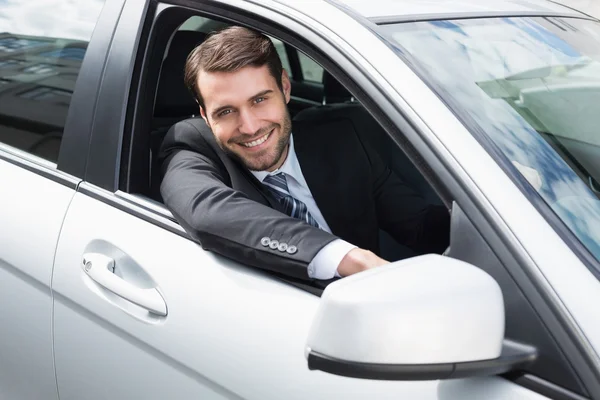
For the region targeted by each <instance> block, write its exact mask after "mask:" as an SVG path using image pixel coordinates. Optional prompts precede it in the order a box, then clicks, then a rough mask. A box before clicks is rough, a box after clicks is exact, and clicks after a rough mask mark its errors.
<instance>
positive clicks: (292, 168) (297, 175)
mask: <svg viewBox="0 0 600 400" xmlns="http://www.w3.org/2000/svg"><path fill="white" fill-rule="evenodd" d="M250 172H252V175H254V176H255V177H256V179H258V180H259V181H261V182H262V181H264V180H265V178H266V177H267V176H268V175H275V174H277V173H279V172H283V173H284V174H286V175H287V176H286V178H290V177H291V178H293V179H295V180H296V182H298V183H299V184H300V185H306V182H305V180H304V176H303V175H302V170H301V169H300V163H299V162H298V157H297V156H296V150H295V149H294V136H293V135H292V134H290V147H289V149H288V154H287V157H286V159H285V161H284V162H283V164H282V165H281V167H279V168H278V169H276V170H275V171H273V172H268V171H250Z"/></svg>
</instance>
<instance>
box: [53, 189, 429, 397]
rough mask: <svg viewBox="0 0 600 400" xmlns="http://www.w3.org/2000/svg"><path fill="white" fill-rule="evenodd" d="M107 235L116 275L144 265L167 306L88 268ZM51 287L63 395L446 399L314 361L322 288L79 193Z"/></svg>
mask: <svg viewBox="0 0 600 400" xmlns="http://www.w3.org/2000/svg"><path fill="white" fill-rule="evenodd" d="M115 227H120V228H119V229H115ZM98 242H103V243H104V247H103V250H102V251H103V252H105V254H110V255H111V256H112V257H113V258H115V260H116V268H115V273H116V274H117V275H120V276H122V277H124V279H125V280H127V281H129V282H133V283H135V284H141V283H136V274H135V273H132V272H135V268H134V267H133V265H134V264H135V265H137V266H139V267H141V268H142V269H143V270H144V272H145V273H147V274H148V275H150V276H151V277H152V279H153V280H154V281H155V282H157V283H158V288H159V290H160V292H161V294H162V296H163V298H164V299H165V301H166V303H167V308H168V315H167V316H166V317H164V318H162V317H155V316H152V315H150V314H148V313H147V312H145V311H144V310H142V309H140V308H139V307H137V306H135V305H133V304H131V303H128V302H127V301H125V300H123V299H121V298H118V297H116V296H114V295H113V294H112V293H110V292H109V291H107V290H106V289H103V288H102V287H100V286H99V285H97V284H96V283H95V282H93V281H92V280H91V279H89V277H88V276H87V275H86V274H85V272H84V270H83V268H82V264H81V259H82V258H83V255H84V254H85V253H86V252H88V251H90V249H91V248H93V247H94V243H98ZM137 275H138V276H139V273H138V274H137ZM53 288H54V291H55V293H56V295H55V299H56V300H55V316H54V326H55V352H56V371H57V379H58V387H59V392H60V396H61V399H63V400H64V399H78V398H80V395H81V393H86V398H88V399H101V398H102V399H104V398H147V399H154V398H156V399H160V398H191V397H205V398H234V399H235V398H244V399H257V400H258V399H268V398H273V399H276V398H277V399H279V398H282V397H285V398H289V399H306V398H312V399H328V398H331V397H332V396H334V395H335V396H340V397H341V398H348V399H363V398H365V397H366V396H369V397H370V396H373V397H374V398H378V399H392V398H398V396H400V397H403V398H404V397H407V398H422V399H436V398H438V397H437V395H436V393H437V382H387V383H386V382H378V381H368V380H356V379H349V378H343V377H338V376H335V375H329V374H325V373H323V372H317V371H309V370H308V368H307V366H306V359H305V356H304V350H305V344H306V339H307V337H308V331H309V328H310V325H311V323H312V318H313V316H314V314H315V312H316V308H317V305H318V301H319V298H318V297H316V296H314V295H312V294H309V293H307V292H304V291H302V290H299V289H296V288H293V287H290V286H289V285H287V284H284V283H282V282H280V281H277V280H275V279H273V278H270V277H268V275H267V274H265V273H262V272H259V271H257V270H254V269H251V268H246V267H244V266H240V265H236V264H235V263H234V262H231V261H229V260H226V259H224V258H223V257H220V256H217V255H215V254H213V253H210V252H206V251H204V250H202V249H201V248H200V247H199V246H198V245H196V244H195V243H194V242H192V241H191V240H189V239H186V238H184V237H182V236H181V235H177V234H174V233H172V232H168V231H166V230H164V229H162V228H159V227H157V226H155V225H153V224H150V223H147V222H145V221H143V220H141V219H139V218H137V217H135V216H132V215H131V214H129V213H126V212H123V211H121V210H118V209H116V208H114V207H111V206H109V205H107V204H105V203H103V202H101V201H99V200H97V199H95V198H92V197H89V196H87V195H84V194H82V193H78V194H77V195H76V196H75V198H74V199H73V202H72V205H71V207H70V208H69V211H68V215H67V217H66V219H65V223H64V229H63V233H62V235H61V239H60V242H59V245H58V250H57V255H56V264H55V273H54V283H53ZM103 371H109V373H102V372H103ZM165 383H167V384H165Z"/></svg>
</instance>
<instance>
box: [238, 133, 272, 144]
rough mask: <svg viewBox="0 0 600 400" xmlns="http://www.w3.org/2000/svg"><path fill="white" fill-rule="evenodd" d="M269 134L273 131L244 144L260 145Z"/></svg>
mask: <svg viewBox="0 0 600 400" xmlns="http://www.w3.org/2000/svg"><path fill="white" fill-rule="evenodd" d="M269 136H271V133H267V134H266V135H265V136H263V137H261V138H260V139H257V140H255V141H254V142H249V143H242V145H244V146H246V147H254V146H258V145H259V144H261V143H264V142H265V140H267V139H268V138H269Z"/></svg>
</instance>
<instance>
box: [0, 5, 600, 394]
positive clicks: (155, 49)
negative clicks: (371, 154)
mask: <svg viewBox="0 0 600 400" xmlns="http://www.w3.org/2000/svg"><path fill="white" fill-rule="evenodd" d="M231 24H238V25H245V26H249V27H252V28H254V29H258V30H260V31H262V32H264V33H265V34H267V35H268V36H269V37H271V38H272V40H273V42H274V43H275V45H276V48H277V49H278V51H279V54H280V57H281V58H282V61H283V63H284V67H285V68H286V70H287V71H288V72H289V74H290V76H291V80H292V100H291V102H290V105H289V108H290V112H291V114H292V116H293V118H294V120H300V119H306V118H315V115H318V116H319V118H322V119H323V120H327V118H340V117H341V118H347V119H348V120H350V121H352V123H355V124H356V126H360V127H362V128H359V129H360V130H361V132H360V133H361V134H362V135H364V136H363V137H364V138H366V139H367V140H370V141H372V142H373V145H374V146H376V147H377V149H378V151H379V152H380V154H381V156H382V157H383V158H384V159H385V160H386V162H387V163H388V165H389V167H390V168H391V169H392V170H393V171H395V172H396V173H397V174H398V175H400V176H401V177H402V179H404V180H405V181H406V182H407V183H409V184H410V185H411V186H412V187H413V188H414V189H415V190H416V191H418V192H419V193H420V194H421V195H422V196H423V197H425V198H427V199H428V200H429V201H431V202H432V203H438V204H444V205H445V206H446V207H447V209H448V212H449V213H450V214H451V232H450V236H451V243H450V246H449V247H448V249H447V250H446V251H445V253H444V255H443V256H440V255H432V254H430V255H415V254H411V253H410V252H409V251H408V250H407V249H405V248H402V246H400V245H398V244H397V243H395V242H394V241H393V240H392V239H391V238H390V237H388V236H386V235H385V233H383V232H382V233H381V237H380V243H381V253H382V256H383V257H385V258H387V259H389V260H391V261H393V262H392V263H391V264H390V265H389V266H386V267H381V268H378V269H375V270H371V271H367V272H363V273H360V274H357V275H355V276H352V277H349V278H344V279H340V280H338V281H336V282H333V283H331V284H329V285H325V284H324V283H323V282H318V281H298V280H294V279H291V278H289V277H285V276H280V275H276V274H273V273H271V272H268V271H263V270H261V269H259V268H253V267H250V266H246V265H243V264H240V263H236V262H234V261H232V260H230V259H228V258H226V257H222V256H219V255H216V254H214V253H212V252H209V251H206V250H204V249H203V248H202V246H201V244H199V243H196V242H195V241H193V240H192V239H191V238H190V237H189V236H188V235H187V234H186V232H185V231H184V230H183V229H182V228H181V226H180V225H179V224H178V223H177V221H176V219H175V218H174V217H173V215H171V213H170V212H169V211H168V210H167V209H166V208H165V207H164V205H163V204H162V199H161V197H160V191H159V187H160V180H161V171H160V162H159V161H158V153H159V151H160V145H161V142H162V139H163V138H164V135H165V133H166V132H167V130H168V129H169V127H170V126H172V125H173V124H174V123H176V122H178V121H180V120H183V119H186V118H193V117H195V116H197V114H198V112H199V111H198V108H197V105H196V104H195V103H194V101H193V98H192V97H191V96H190V95H189V93H187V91H186V88H185V86H184V85H183V81H182V71H183V64H184V61H185V57H186V56H187V54H188V53H189V51H191V49H193V48H194V47H195V46H196V45H197V44H198V43H200V42H201V41H202V40H203V39H204V38H205V37H206V35H207V34H208V33H209V32H211V31H213V30H216V29H219V28H221V27H223V26H227V25H231ZM599 129H600V22H599V21H598V20H597V19H596V18H595V17H593V16H590V15H586V14H584V13H582V12H579V11H577V10H575V9H574V8H569V7H566V6H561V5H558V4H556V3H554V2H550V1H542V0H540V1H537V0H519V1H516V0H514V1H512V0H489V1H485V2H484V1H475V0H472V1H468V0H461V1H443V0H427V1H425V0H419V1H418V0H398V1H392V0H370V1H366V0H280V1H275V0H168V1H166V0H165V1H164V2H163V1H161V0H152V1H151V0H128V1H125V0H86V1H83V0H80V1H68V0H54V1H46V0H44V1H27V2H20V1H17V0H0V188H1V189H0V305H1V307H2V311H1V312H0V398H1V399H33V400H38V399H60V400H69V399H73V400H83V399H91V400H96V399H253V400H265V399H302V400H303V399H313V400H316V399H367V398H368V399H440V400H465V399H532V400H533V399H556V400H559V399H560V400H563V399H600V312H599V311H598V305H600V281H599V278H600V200H599V199H600V130H599ZM348 223H351V221H349V222H348Z"/></svg>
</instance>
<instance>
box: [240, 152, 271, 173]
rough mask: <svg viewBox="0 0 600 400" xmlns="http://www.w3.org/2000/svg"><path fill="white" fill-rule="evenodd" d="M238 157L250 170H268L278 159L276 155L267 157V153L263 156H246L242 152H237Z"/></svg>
mask: <svg viewBox="0 0 600 400" xmlns="http://www.w3.org/2000/svg"><path fill="white" fill-rule="evenodd" d="M235 156H236V158H237V159H238V160H239V161H240V162H241V163H242V164H243V165H244V167H246V168H247V169H249V170H250V171H266V170H268V169H269V168H271V167H273V165H275V163H276V160H274V157H269V158H268V159H266V157H265V155H263V156H262V157H260V156H258V157H252V158H250V157H244V156H242V155H241V154H238V153H235Z"/></svg>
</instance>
